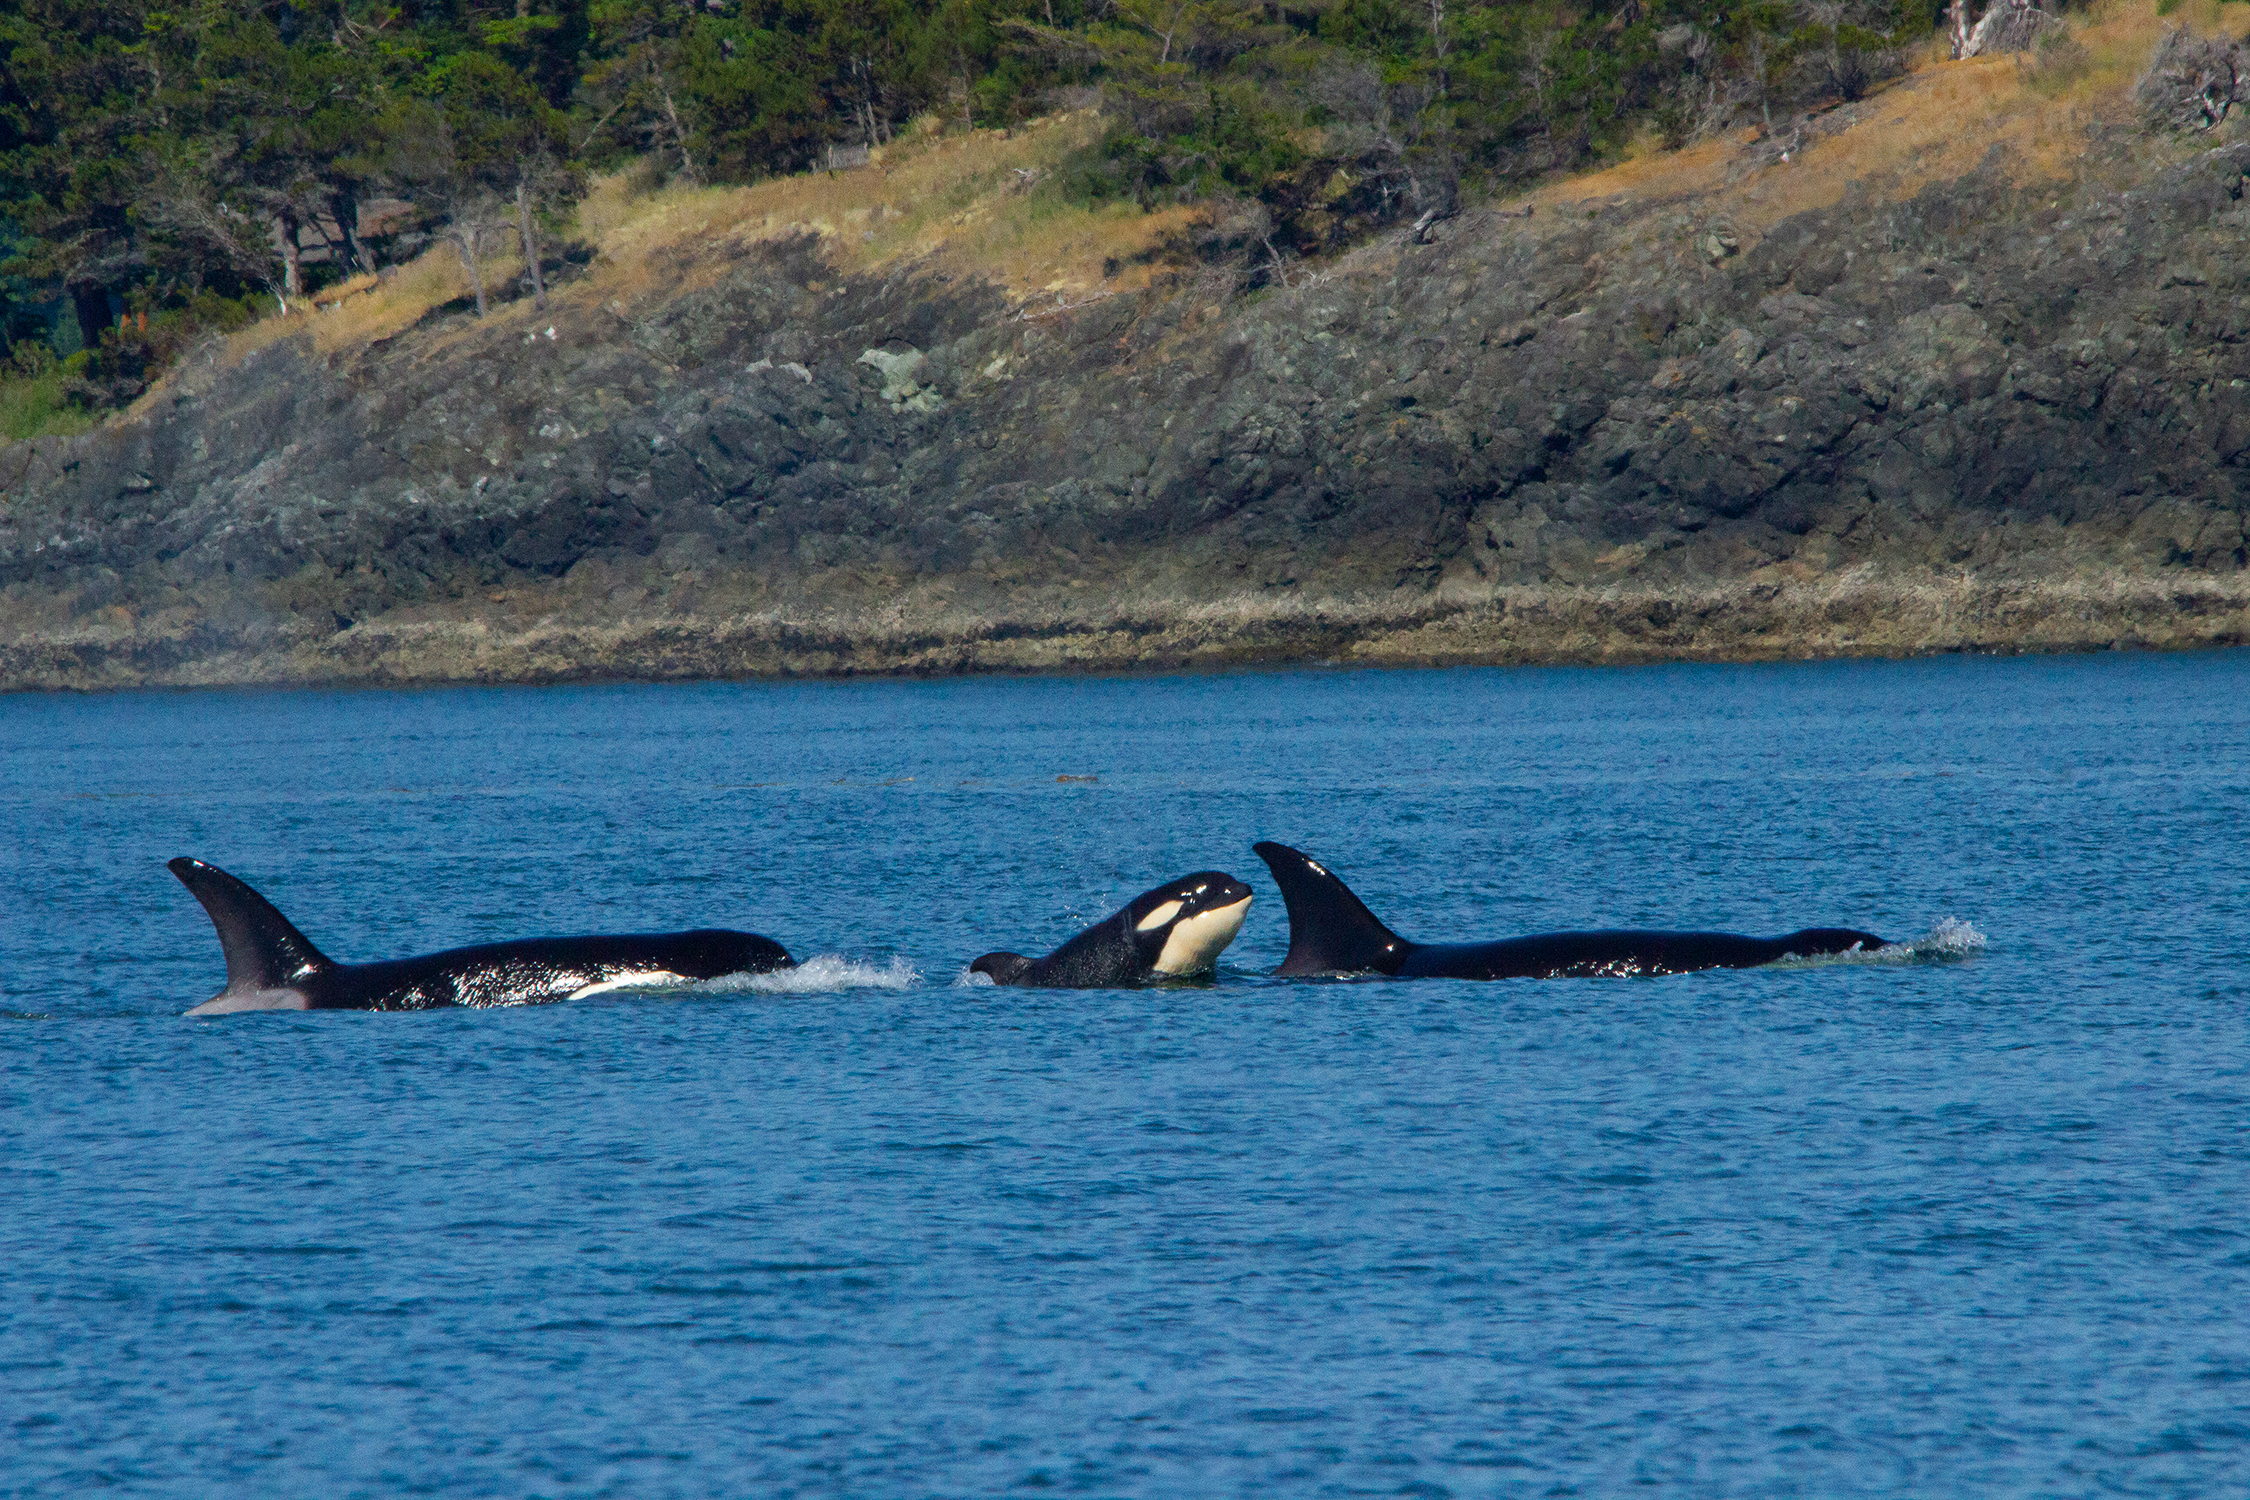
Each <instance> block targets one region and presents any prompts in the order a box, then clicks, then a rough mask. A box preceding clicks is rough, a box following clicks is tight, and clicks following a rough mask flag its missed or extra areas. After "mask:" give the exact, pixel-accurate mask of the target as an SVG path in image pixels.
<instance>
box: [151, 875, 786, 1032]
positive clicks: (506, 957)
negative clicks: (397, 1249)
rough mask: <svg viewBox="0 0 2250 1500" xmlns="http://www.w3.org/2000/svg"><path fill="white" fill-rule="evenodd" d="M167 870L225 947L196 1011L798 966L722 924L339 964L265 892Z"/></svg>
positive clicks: (552, 995) (491, 1000)
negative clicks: (221, 965)
mask: <svg viewBox="0 0 2250 1500" xmlns="http://www.w3.org/2000/svg"><path fill="white" fill-rule="evenodd" d="M165 868H166V869H169V870H170V871H171V872H172V873H173V874H174V875H177V876H179V877H180V883H181V884H183V885H185V886H186V887H187V888H188V890H189V891H190V892H192V893H193V894H194V896H195V899H196V900H198V901H200V902H202V903H203V909H204V910H205V911H206V912H208V913H210V915H211V925H212V926H213V927H215V928H217V929H218V931H219V946H220V948H221V949H223V950H224V951H225V953H226V960H227V987H226V988H225V989H223V990H221V991H220V992H219V993H218V994H217V995H214V996H213V997H212V998H211V999H209V1000H207V1001H205V1002H204V1003H203V1004H201V1005H198V1006H197V1007H195V1009H193V1010H191V1011H189V1012H188V1014H189V1015H191V1016H215V1015H224V1014H226V1013H227V1012H230V1011H238V1010H430V1009H434V1008H436V1007H439V1006H447V1005H475V1006H492V1005H541V1004H545V1003H546V1002H547V1001H550V1000H575V999H577V998H578V997H580V996H581V995H593V994H599V993H600V992H601V991H603V990H614V989H622V988H624V987H625V986H627V985H643V984H673V983H684V982H686V981H688V980H691V979H716V978H718V977H719V976H720V975H722V974H768V973H771V972H773V971H774V970H776V969H789V968H794V967H796V960H794V959H792V958H791V957H790V956H789V954H788V951H787V950H786V949H784V948H783V947H782V946H781V944H779V943H777V942H775V941H773V940H772V939H771V938H763V937H759V936H758V935H757V934H755V933H749V932H725V931H718V930H711V931H703V932H652V933H635V934H626V935H619V936H614V937H564V938H526V939H521V940H519V941H516V942H512V943H486V944H483V945H482V946H479V947H475V948H454V949H451V950H449V951H447V952H444V953H432V954H428V955H426V956H424V957H422V958H399V959H391V960H388V961H385V962H381V963H371V964H340V963H337V962H335V961H334V960H333V959H330V958H327V957H325V956H323V955H322V953H321V951H320V950H319V949H318V948H315V947H314V946H313V945H312V944H311V943H310V942H308V941H307V940H306V939H305V935H304V934H303V933H301V932H299V931H298V930H297V929H296V928H294V927H292V926H290V925H289V919H288V918H287V917H284V916H283V915H282V914H281V913H280V912H278V911H276V910H274V908H273V904H272V903H271V902H269V901H267V900H266V898H265V897H263V896H261V895H259V894H258V893H257V892H256V891H254V890H252V889H250V887H249V886H247V885H244V884H243V883H242V882H241V881H239V880H237V879H235V878H234V877H233V876H232V875H229V874H228V873H227V872H226V871H224V870H222V869H220V868H219V867H218V866H216V865H207V864H205V863H204V862H203V861H202V860H199V859H186V858H181V859H175V860H173V861H172V862H171V863H170V864H168V865H167V866H165Z"/></svg>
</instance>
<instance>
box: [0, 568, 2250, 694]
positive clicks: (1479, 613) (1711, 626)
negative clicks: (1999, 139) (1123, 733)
mask: <svg viewBox="0 0 2250 1500" xmlns="http://www.w3.org/2000/svg"><path fill="white" fill-rule="evenodd" d="M401 615H402V616H406V617H399V616H386V617H384V618H382V619H380V620H375V621H370V622H368V623H365V624H359V625H354V626H351V627H350V628H348V629H345V630H342V631H336V632H330V631H325V630H320V629H316V628H305V627H301V626H300V627H291V626H289V625H282V626H279V627H276V628H271V629H263V630H261V629H250V630H236V631H211V630H204V629H198V628H196V627H194V626H192V625H188V624H186V623H184V622H178V621H164V620H161V619H159V620H153V621H146V622H142V621H129V620H126V619H124V618H122V617H121V616H112V617H111V618H110V619H108V620H103V619H94V620H89V621H83V622H79V623H75V624H73V625H71V626H69V627H67V628H65V629H63V630H59V631H55V632H51V633H48V634H45V635H42V636H40V637H38V638H37V639H32V640H24V639H19V640H17V641H14V642H10V643H8V644H7V645H6V646H4V647H0V671H4V672H5V673H6V676H7V680H8V681H9V682H10V683H12V684H13V685H15V686H16V687H18V688H31V689H39V688H63V689H81V690H83V689H100V688H109V687H134V686H155V685H171V686H195V685H204V686H209V685H221V684H245V683H273V684H285V683H339V684H340V683H352V684H361V685H389V684H410V683H430V682H461V683H503V682H515V683H551V682H573V681H586V680H615V679H645V680H656V679H666V678H674V679H678V678H736V677H832V676H857V675H911V676H933V675H945V674H953V673H964V672H1067V671H1128V670H1163V669H1182V668H1187V669H1195V668H1221V667H1232V666H1245V665H1254V664H1261V663H1269V664H1270V663H1278V662H1325V663H1334V664H1339V665H1356V666H1455V665H1463V664H1474V663H1488V664H1509V663H1540V662H1544V663H1632V662H1651V661H1781V660H1793V659H1797V658H1801V657H1802V658H1810V657H1841V656H1912V655H1921V654H1927V653H1933V652H1954V651H1972V652H1991V653H1999V654H2012V653H2019V652H2049V651H2098V650H2111V649H2120V648H2123V649H2153V650H2177V649H2187V648H2195V647H2207V646H2239V645H2244V644H2250V580H2246V579H2243V578H2241V577H2231V578H2170V579H2166V578H2139V579H2126V578H2116V577H2112V578H2106V579H2100V580H2063V581H2053V582H2044V583H2021V582H2018V583H1982V582H1979V581H1977V580H1976V579H1975V578H1974V577H1961V576H1956V577H1953V578H1932V579H1928V580H1925V581H1923V582H1921V583H1919V584H1913V585H1901V584H1900V583H1899V582H1898V581H1897V580H1895V579H1889V578H1884V579H1846V580H1839V581H1827V582H1821V583H1794V582H1792V583H1772V582H1754V583H1742V584H1736V585H1733V586H1728V587H1711V588H1706V589H1701V590H1693V591H1691V590H1685V589H1672V590H1638V589H1626V588H1614V587H1613V588H1600V589H1597V588H1585V587H1560V588H1541V587H1523V588H1502V589H1496V590H1493V591H1491V592H1489V593H1485V594H1482V595H1469V594H1461V595H1443V596H1432V597H1426V598H1422V599H1419V600H1414V601H1403V600H1398V599H1395V598H1392V599H1366V598H1363V599H1355V600H1330V601H1324V602H1315V601H1310V600H1302V599H1298V600H1289V601H1284V602H1280V603H1276V602H1274V601H1271V600H1261V599H1257V598H1244V599H1238V600H1228V601H1221V602H1218V603H1215V604H1182V603H1179V602H1177V601H1156V600H1151V601H1148V602H1147V603H1146V604H1145V605H1144V606H1143V607H1141V608H1139V609H1135V610H1128V611H1121V612H1113V613H1108V614H1104V615H1100V616H1094V615H1066V614H1057V615H1052V616H1045V617H1041V618H1037V619H1003V620H998V621H995V620H991V619H986V618H983V617H979V616H975V615H969V614H955V615H940V614H932V615H926V616H918V617H915V618H912V619H911V620H909V619H902V618H901V617H900V616H899V615H897V614H895V613H894V614H891V615H889V616H887V617H870V616H863V615H854V614H849V613H835V614H830V615H826V616H820V617H805V618H793V617H790V616H787V615H784V614H781V613H779V612H765V613H757V614H745V615H733V616H705V615H678V616H662V615H658V616H648V615H634V616H630V617H627V618H623V619H618V620H614V621H609V622H605V623H600V624H587V623H582V622H573V621H571V620H569V619H567V618H564V617H560V616H552V615H550V616H542V617H538V618H533V619H526V618H524V617H522V616H521V614H520V613H518V614H502V613H500V612H498V611H495V612H493V613H491V614H483V615H479V614H440V613H436V612H426V611H425V612H401Z"/></svg>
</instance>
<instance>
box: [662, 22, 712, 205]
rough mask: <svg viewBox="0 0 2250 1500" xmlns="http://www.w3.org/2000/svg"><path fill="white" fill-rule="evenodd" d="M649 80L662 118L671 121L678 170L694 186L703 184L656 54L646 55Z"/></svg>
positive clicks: (685, 131)
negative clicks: (689, 152)
mask: <svg viewBox="0 0 2250 1500" xmlns="http://www.w3.org/2000/svg"><path fill="white" fill-rule="evenodd" d="M648 78H649V82H651V83H653V84H655V85H656V97H657V98H659V99H661V100H663V101H664V118H665V119H667V120H669V121H671V122H672V143H673V144H674V145H676V146H678V147H679V148H680V171H681V172H682V173H684V174H685V175H686V177H687V180H688V181H689V182H690V183H691V184H693V185H694V186H696V187H701V186H703V174H702V173H700V172H698V171H696V170H695V158H694V157H692V156H690V155H688V147H687V128H686V127H685V126H683V125H681V124H680V111H679V108H678V107H677V106H676V105H674V104H673V103H672V89H671V85H669V84H667V83H666V82H665V81H664V70H663V69H662V68H659V67H658V66H657V65H656V54H655V53H654V52H651V53H649V55H648Z"/></svg>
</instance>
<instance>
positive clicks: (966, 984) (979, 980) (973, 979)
mask: <svg viewBox="0 0 2250 1500" xmlns="http://www.w3.org/2000/svg"><path fill="white" fill-rule="evenodd" d="M992 983H993V979H992V976H991V975H990V974H979V973H977V972H976V971H975V970H973V969H963V970H962V971H961V972H960V973H958V974H956V975H954V976H953V987H954V988H955V989H962V990H973V989H977V988H980V987H982V988H987V989H989V988H990V987H991V986H992Z"/></svg>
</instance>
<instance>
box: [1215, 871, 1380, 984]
mask: <svg viewBox="0 0 2250 1500" xmlns="http://www.w3.org/2000/svg"><path fill="white" fill-rule="evenodd" d="M1250 848H1251V852H1253V853H1254V854H1256V855H1257V856H1258V858H1260V859H1262V860H1264V861H1265V862H1266V868H1267V869H1269V870H1271V871H1273V882H1274V884H1275V885H1278V886H1280V887H1281V899H1282V900H1283V901H1284V902H1285V903H1287V905H1288V907H1289V956H1288V957H1286V958H1284V959H1283V960H1282V961H1281V967H1280V968H1278V969H1276V970H1274V972H1275V973H1276V974H1363V973H1366V972H1367V971H1369V970H1371V969H1372V970H1374V971H1375V972H1377V973H1380V974H1389V973H1392V972H1395V971H1396V970H1397V968H1398V965H1399V961H1400V960H1401V959H1403V958H1404V957H1405V956H1406V953H1407V950H1408V949H1409V948H1411V947H1412V946H1413V945H1412V944H1411V943H1408V942H1406V941H1405V940H1404V939H1402V938H1400V937H1399V935H1398V934H1397V933H1395V932H1393V931H1391V930H1390V929H1389V928H1388V927H1385V926H1384V925H1383V924H1382V922H1380V921H1379V920H1377V918H1376V916H1375V913H1373V912H1371V911H1369V910H1368V909H1367V906H1366V904H1365V903H1364V902H1362V901H1361V900H1360V899H1359V897H1357V896H1355V895H1353V894H1352V891H1351V887H1350V886H1348V885H1345V884H1344V882H1342V881H1341V880H1338V879H1337V878H1336V877H1335V876H1333V875H1331V874H1329V873H1328V872H1327V871H1326V870H1324V869H1322V868H1321V867H1320V866H1319V865H1317V864H1315V863H1313V861H1312V860H1310V859H1308V858H1306V857H1305V856H1304V855H1303V854H1301V853H1299V852H1298V851H1297V850H1295V849H1292V848H1290V847H1289V846H1288V845H1287V844H1252V845H1251V846H1250Z"/></svg>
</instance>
